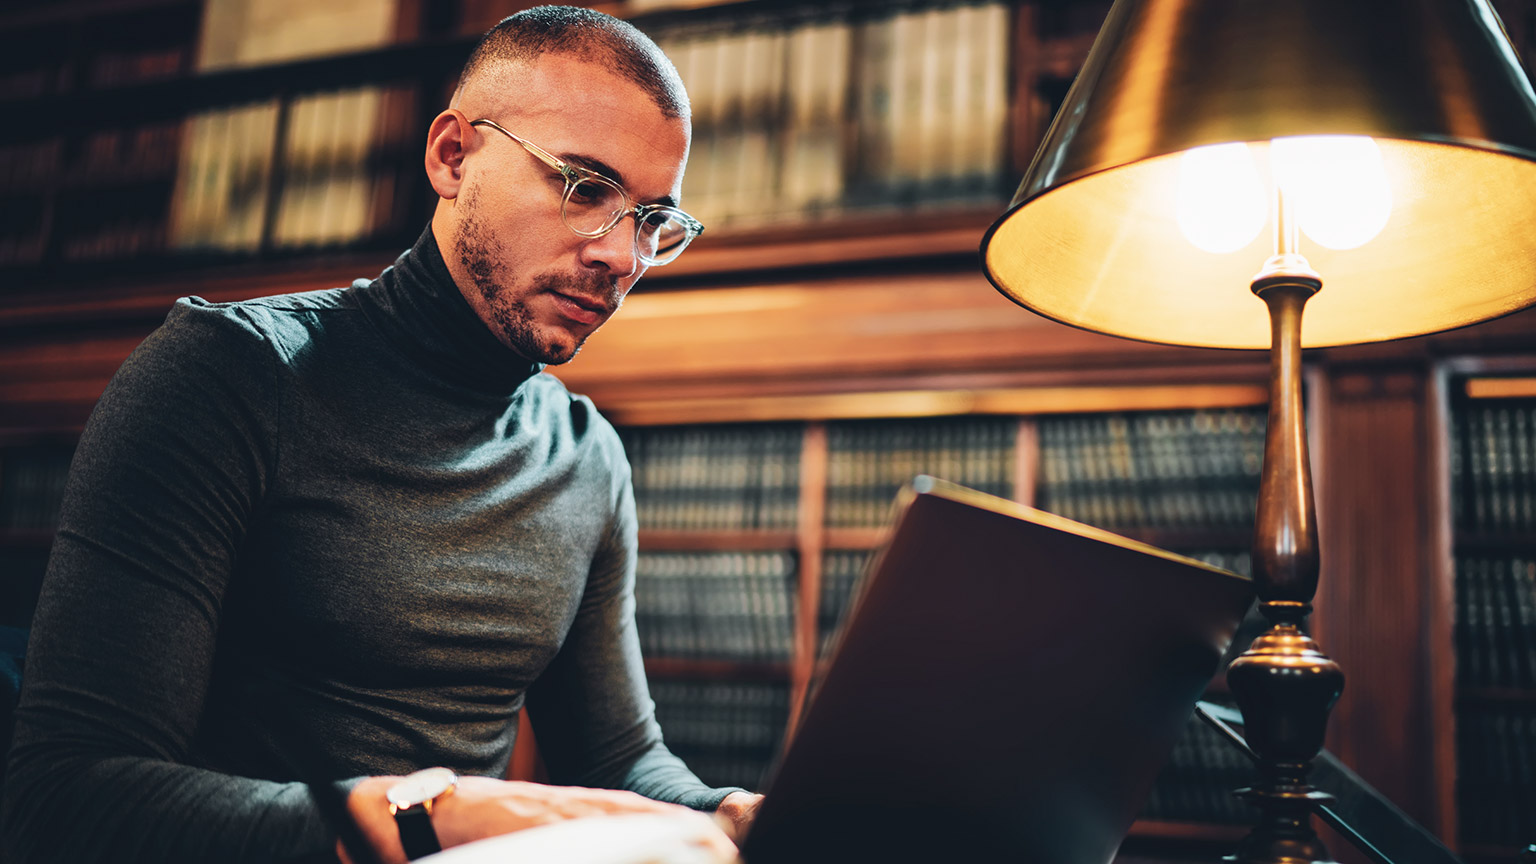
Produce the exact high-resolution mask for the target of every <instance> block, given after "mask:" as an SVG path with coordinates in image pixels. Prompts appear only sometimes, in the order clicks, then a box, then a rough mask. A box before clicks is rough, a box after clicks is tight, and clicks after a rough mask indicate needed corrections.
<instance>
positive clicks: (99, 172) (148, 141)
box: [66, 122, 181, 187]
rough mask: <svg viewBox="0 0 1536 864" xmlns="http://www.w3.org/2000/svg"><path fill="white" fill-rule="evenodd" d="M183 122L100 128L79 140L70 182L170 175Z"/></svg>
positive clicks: (69, 169)
mask: <svg viewBox="0 0 1536 864" xmlns="http://www.w3.org/2000/svg"><path fill="white" fill-rule="evenodd" d="M180 145H181V123H179V122H177V123H145V124H141V125H139V126H133V127H128V128H120V129H98V130H95V131H93V132H90V133H88V134H86V135H85V136H84V137H82V138H81V139H80V141H79V142H78V152H77V154H76V155H75V156H74V157H73V158H70V159H69V160H68V162H67V168H66V171H67V172H68V173H67V178H66V179H67V184H68V185H69V186H72V187H75V186H102V185H109V184H113V183H117V184H126V183H133V182H136V181H141V180H157V179H169V178H170V177H171V175H172V174H173V173H174V172H175V170H176V164H177V154H178V152H179V148H180Z"/></svg>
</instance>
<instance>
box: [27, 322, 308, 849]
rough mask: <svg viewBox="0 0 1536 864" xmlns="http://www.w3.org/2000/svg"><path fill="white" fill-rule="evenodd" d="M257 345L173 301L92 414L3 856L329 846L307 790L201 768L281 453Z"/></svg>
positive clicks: (49, 606)
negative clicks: (247, 565) (236, 573)
mask: <svg viewBox="0 0 1536 864" xmlns="http://www.w3.org/2000/svg"><path fill="white" fill-rule="evenodd" d="M266 338H267V337H266V336H265V335H264V334H263V332H262V330H261V329H260V328H259V327H258V326H257V325H256V324H255V323H253V322H251V321H249V320H245V319H239V318H234V317H231V316H228V315H225V314H223V313H221V312H217V311H215V310H209V309H205V308H198V307H196V306H195V305H191V304H188V303H186V302H183V303H180V304H178V306H177V307H176V309H175V310H174V311H173V313H172V315H171V317H170V319H169V321H168V325H167V326H166V327H164V328H162V329H161V330H159V331H157V332H156V333H155V334H154V335H152V336H151V337H150V338H149V339H148V340H146V342H145V344H144V345H143V346H141V347H140V348H139V349H138V350H137V351H135V353H134V355H133V356H132V357H130V358H129V360H128V361H127V362H126V363H125V364H124V365H123V368H122V369H121V370H119V372H118V374H117V375H116V376H115V377H114V379H113V382H112V384H111V385H110V386H109V387H108V388H107V391H106V393H105V394H104V395H103V396H102V399H101V401H100V402H99V403H98V405H97V407H96V409H95V411H94V412H93V413H92V416H91V420H90V422H89V424H88V425H87V427H86V430H85V433H84V435H83V437H82V439H81V442H80V446H79V448H78V450H77V452H76V456H75V461H74V464H73V466H72V467H71V472H70V479H69V483H68V488H67V491H66V496H65V503H64V507H63V511H62V514H61V518H60V528H59V531H58V535H57V538H56V540H55V543H54V548H53V552H52V556H51V558H50V562H49V568H48V574H47V576H46V578H45V580H44V586H43V591H42V596H41V598H40V600H39V603H38V608H37V614H36V617H35V619H34V622H33V634H32V641H31V646H30V649H29V652H28V664H27V669H26V674H25V680H24V682H23V689H22V698H21V703H20V706H19V707H18V709H17V712H16V733H15V739H14V745H13V747H12V750H11V754H10V763H9V771H8V777H7V784H6V788H5V796H4V798H5V800H4V821H3V837H4V841H5V842H4V847H5V851H6V852H7V853H8V854H9V855H10V856H12V857H10V858H9V859H8V860H13V861H16V862H30V861H49V862H56V861H71V862H91V861H100V860H112V861H138V860H145V861H162V862H175V861H211V860H219V861H230V862H236V861H270V860H273V859H277V858H283V857H290V856H300V855H305V854H310V853H315V852H323V851H326V850H328V849H329V848H330V842H331V835H330V832H329V831H328V830H327V829H326V826H325V825H324V824H323V822H322V819H321V817H320V814H319V811H318V809H317V807H316V803H315V801H314V799H313V798H312V796H311V794H310V790H309V789H308V787H306V786H305V785H303V784H300V783H273V782H263V781H258V780H252V779H246V778H239V777H231V776H227V775H223V774H219V773H216V772H213V771H208V770H203V769H200V768H197V767H193V766H194V765H195V764H196V759H195V756H194V749H195V738H196V734H197V731H198V724H199V720H200V718H201V716H202V710H203V705H204V699H205V696H206V694H207V690H208V686H209V680H210V677H211V672H212V664H213V657H214V651H215V645H216V641H217V637H218V627H219V618H220V613H221V607H222V603H223V599H224V592H225V588H226V586H227V583H228V579H229V576H230V573H231V572H232V568H233V566H234V561H235V556H236V555H237V554H238V552H239V549H240V547H241V544H242V542H243V541H244V538H245V533H246V529H247V526H248V524H249V521H250V519H251V518H252V515H253V513H254V512H255V510H256V508H257V507H258V506H259V503H260V500H261V496H262V493H263V487H264V484H265V483H266V482H267V478H268V476H269V472H270V470H271V467H272V465H273V462H274V460H275V459H276V449H275V447H276V445H275V442H274V440H273V432H272V430H273V428H274V427H273V422H274V419H273V418H274V416H275V413H276V411H277V410H278V409H277V406H276V404H275V401H276V395H275V389H274V381H273V374H274V372H273V361H272V351H271V346H270V345H268V344H265V343H266Z"/></svg>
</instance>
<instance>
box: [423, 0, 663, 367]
mask: <svg viewBox="0 0 1536 864" xmlns="http://www.w3.org/2000/svg"><path fill="white" fill-rule="evenodd" d="M477 120H490V121H493V123H494V124H495V126H492V125H490V124H480V125H471V124H472V123H473V122H474V121H477ZM495 127H500V128H501V129H502V130H505V134H504V133H503V132H502V131H499V130H498V129H496V128H495ZM689 134H690V129H689V108H688V98H687V95H686V94H685V92H684V91H683V86H682V82H681V81H680V80H679V79H678V76H677V71H676V69H674V68H673V66H672V64H671V62H670V61H668V60H667V58H666V56H665V55H663V54H662V53H661V51H660V49H658V48H657V47H656V45H655V43H653V42H651V40H650V39H648V38H646V37H645V36H644V35H643V34H641V33H640V32H639V31H638V30H636V29H635V28H633V27H632V26H630V25H628V24H626V23H624V22H622V21H619V20H617V19H615V18H611V17H609V16H607V15H603V14H601V13H598V12H593V11H591V10H589V9H578V8H572V7H559V6H546V7H539V8H536V9H530V10H528V11H526V12H521V13H518V14H517V15H513V16H512V17H510V18H507V19H505V20H503V21H502V22H501V23H500V24H498V25H496V27H495V28H494V29H492V30H491V32H490V33H488V34H486V36H485V38H484V39H483V40H481V42H480V44H479V46H478V47H476V49H475V51H474V53H473V54H472V55H471V56H470V59H469V62H468V63H467V64H466V65H465V67H464V72H463V74H462V75H461V77H460V80H459V87H458V91H457V92H456V93H455V94H454V99H453V105H452V106H451V107H450V108H449V109H448V110H446V111H444V112H443V113H441V114H439V115H438V116H437V118H436V119H435V120H434V121H433V123H432V128H431V130H430V132H429V135H428V141H427V154H426V167H427V176H428V178H429V179H430V180H431V183H432V187H433V189H435V190H436V191H437V194H438V196H439V198H440V200H439V202H438V206H437V212H436V214H435V215H434V217H433V219H432V230H433V233H434V235H435V236H436V238H437V242H438V245H439V247H441V249H442V252H443V258H444V259H445V260H446V261H447V264H448V269H449V272H450V273H451V274H452V275H453V278H454V281H455V282H456V283H457V284H458V286H459V290H460V291H461V292H463V294H464V297H465V299H466V300H468V301H469V303H470V305H471V306H473V307H474V309H475V311H476V313H477V314H479V316H480V318H481V320H483V321H485V323H486V326H488V327H489V328H490V330H491V332H492V333H494V334H495V335H496V337H497V338H499V339H500V340H501V341H502V342H504V343H506V344H507V345H508V346H509V347H511V348H512V349H513V350H515V351H517V352H518V353H519V354H522V355H523V356H525V357H528V358H529V359H531V360H537V361H540V362H544V363H564V362H565V361H567V360H569V359H571V357H572V356H573V355H574V354H575V353H576V351H577V349H579V348H580V347H581V344H582V342H583V341H585V339H586V338H587V336H589V335H591V333H592V332H593V331H595V330H596V329H597V328H598V327H599V326H601V325H602V323H603V322H604V321H606V320H607V319H608V318H609V317H610V316H611V315H612V314H613V312H614V310H616V309H617V308H618V306H619V304H620V303H621V302H622V301H623V299H624V296H625V294H627V293H628V291H629V289H630V288H631V287H632V286H633V285H634V283H635V281H636V280H638V279H639V278H640V275H641V274H642V273H643V272H644V271H645V266H646V265H645V264H644V263H643V262H642V261H641V260H640V259H639V254H638V250H637V249H636V241H635V237H636V225H635V219H634V217H633V216H630V217H626V218H625V219H624V220H623V221H622V222H620V223H619V225H618V226H617V227H615V228H614V229H613V230H612V231H609V232H608V233H606V234H604V235H602V236H600V237H589V236H582V235H580V234H577V233H576V232H575V231H573V230H571V228H570V227H568V225H567V224H566V221H565V220H563V219H562V216H561V213H562V199H563V196H564V195H565V192H566V189H567V188H568V186H567V180H566V177H565V176H563V175H562V174H561V173H560V172H559V171H558V170H556V169H555V168H552V167H551V166H550V165H549V164H547V163H546V161H545V160H544V158H543V156H541V155H538V151H544V154H545V155H547V156H552V157H554V159H555V160H556V161H557V162H560V163H564V164H567V165H570V166H574V167H575V168H577V169H583V170H588V171H595V172H597V173H598V174H601V175H603V176H605V177H607V178H608V179H610V180H614V181H617V183H618V184H619V185H620V186H622V187H623V189H624V191H625V192H626V193H627V194H628V196H629V198H630V199H631V201H632V204H637V205H645V204H673V205H675V204H676V203H677V198H678V195H679V193H680V191H681V186H682V174H683V165H684V163H685V162H686V161H687V156H688V141H689ZM518 139H521V140H522V141H524V142H527V144H528V145H532V146H531V147H530V146H525V145H524V144H520V143H519V141H518Z"/></svg>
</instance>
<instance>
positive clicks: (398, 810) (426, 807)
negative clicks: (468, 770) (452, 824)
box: [384, 768, 459, 861]
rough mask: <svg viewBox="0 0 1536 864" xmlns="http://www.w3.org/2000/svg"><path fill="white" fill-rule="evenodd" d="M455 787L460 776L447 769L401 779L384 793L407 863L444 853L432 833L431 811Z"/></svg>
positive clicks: (435, 834) (434, 832)
mask: <svg viewBox="0 0 1536 864" xmlns="http://www.w3.org/2000/svg"><path fill="white" fill-rule="evenodd" d="M458 785H459V775H457V774H455V773H453V772H452V771H450V770H449V769H447V768H426V769H423V770H421V771H417V772H416V773H414V774H409V775H407V776H405V777H402V778H401V779H400V782H399V783H396V784H395V785H393V786H391V787H389V791H388V792H386V793H384V797H385V799H386V800H388V801H389V812H390V814H391V815H393V816H394V817H395V825H396V826H397V827H398V828H399V829H400V846H401V848H403V849H404V850H405V857H406V858H407V859H408V860H411V861H415V860H416V859H417V858H421V857H424V856H427V855H431V854H432V853H434V852H441V851H443V845H442V844H441V843H439V842H438V840H437V832H436V831H434V830H432V807H433V805H434V804H436V803H437V799H439V798H442V797H444V796H446V795H452V794H453V790H454V789H455V788H456V787H457V786H458Z"/></svg>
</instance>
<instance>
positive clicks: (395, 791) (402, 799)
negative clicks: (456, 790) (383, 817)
mask: <svg viewBox="0 0 1536 864" xmlns="http://www.w3.org/2000/svg"><path fill="white" fill-rule="evenodd" d="M458 782H459V776H458V775H457V774H455V773H453V772H452V771H451V770H449V769H447V768H427V769H424V770H421V771H417V772H416V773H414V774H410V775H407V776H406V777H403V778H401V780H400V782H399V783H396V784H395V785H393V786H391V787H389V791H388V792H386V793H384V797H385V798H386V799H388V801H389V803H390V804H391V805H392V806H394V807H395V808H396V809H399V810H404V809H407V808H410V807H416V806H419V805H421V804H425V803H426V802H428V801H431V800H432V799H434V798H436V797H437V796H439V795H442V794H443V793H444V792H447V791H448V790H449V789H452V788H453V787H454V785H455V784H457V783H458Z"/></svg>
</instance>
